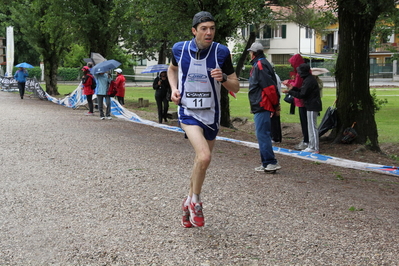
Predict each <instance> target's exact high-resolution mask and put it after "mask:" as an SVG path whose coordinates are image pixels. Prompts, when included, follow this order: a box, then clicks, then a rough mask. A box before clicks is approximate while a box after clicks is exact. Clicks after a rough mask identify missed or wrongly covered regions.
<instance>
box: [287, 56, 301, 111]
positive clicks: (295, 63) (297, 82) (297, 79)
mask: <svg viewBox="0 0 399 266" xmlns="http://www.w3.org/2000/svg"><path fill="white" fill-rule="evenodd" d="M288 62H290V64H291V66H292V67H293V68H294V71H292V72H290V76H291V77H292V79H290V80H289V81H288V83H289V84H291V85H292V86H293V87H297V88H300V87H302V82H303V79H302V78H301V76H299V74H298V71H297V70H296V69H297V67H299V66H300V65H301V64H303V63H305V60H303V58H302V56H301V55H300V54H294V55H293V56H292V57H291V58H290V59H288ZM294 104H295V106H297V107H304V106H305V103H304V101H303V100H302V99H298V98H294Z"/></svg>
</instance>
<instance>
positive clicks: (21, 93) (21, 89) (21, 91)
mask: <svg viewBox="0 0 399 266" xmlns="http://www.w3.org/2000/svg"><path fill="white" fill-rule="evenodd" d="M18 90H19V96H21V99H23V98H24V94H25V82H18Z"/></svg>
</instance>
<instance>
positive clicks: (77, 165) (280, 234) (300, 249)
mask: <svg viewBox="0 0 399 266" xmlns="http://www.w3.org/2000/svg"><path fill="white" fill-rule="evenodd" d="M25 98H26V99H24V100H20V99H19V97H18V95H17V94H15V93H7V92H0V110H1V117H0V126H1V129H0V132H1V135H2V138H1V140H0V150H1V151H0V160H1V167H0V265H203V266H204V265H397V263H398V261H399V252H398V251H399V244H398V237H399V219H398V218H399V208H398V202H399V193H398V191H399V190H398V189H399V180H398V178H396V177H392V176H386V175H380V174H376V173H367V172H363V171H355V170H350V169H344V168H339V167H332V166H329V165H325V164H323V165H321V164H315V163H312V162H309V161H303V160H300V159H296V158H290V157H284V156H282V155H280V156H278V159H279V162H280V164H281V165H282V166H283V169H282V170H281V171H279V172H278V173H277V174H275V175H271V174H269V175H268V174H259V173H255V172H254V171H253V168H254V167H255V166H258V165H259V158H258V157H259V155H258V151H257V150H255V149H251V148H247V147H243V146H239V145H235V144H233V143H227V142H223V141H219V142H217V144H216V146H215V150H214V154H213V161H212V164H211V166H210V168H209V170H208V175H207V179H206V181H205V185H204V190H203V194H202V199H203V201H204V215H205V218H206V220H205V221H206V226H205V227H203V228H191V229H185V228H182V227H180V214H181V212H180V205H181V201H182V199H183V198H184V196H185V195H186V193H187V187H188V175H189V171H190V168H191V164H192V159H193V155H194V154H193V151H192V149H191V146H190V145H189V143H188V141H187V140H185V139H184V138H183V134H181V133H176V132H170V131H166V130H162V129H158V128H153V127H150V126H144V125H140V124H136V123H132V122H128V121H124V120H121V119H116V118H114V119H113V120H105V121H101V120H100V119H99V117H98V116H95V117H86V116H84V115H83V114H84V112H85V111H84V110H72V109H69V108H65V107H62V106H59V105H56V104H53V103H50V102H45V101H40V100H38V99H35V98H30V97H25Z"/></svg>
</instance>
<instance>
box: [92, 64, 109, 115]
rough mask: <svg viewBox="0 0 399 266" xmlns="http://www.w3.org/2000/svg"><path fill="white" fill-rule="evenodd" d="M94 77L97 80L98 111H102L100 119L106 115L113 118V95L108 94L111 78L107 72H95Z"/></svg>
mask: <svg viewBox="0 0 399 266" xmlns="http://www.w3.org/2000/svg"><path fill="white" fill-rule="evenodd" d="M94 77H95V78H96V80H97V101H98V111H99V112H100V119H101V120H104V119H105V117H106V118H107V119H112V117H111V97H110V96H109V95H108V94H107V92H108V86H109V83H110V82H111V78H110V77H109V75H108V73H107V72H103V73H98V74H94ZM104 99H105V104H106V105H107V109H106V111H105V116H104Z"/></svg>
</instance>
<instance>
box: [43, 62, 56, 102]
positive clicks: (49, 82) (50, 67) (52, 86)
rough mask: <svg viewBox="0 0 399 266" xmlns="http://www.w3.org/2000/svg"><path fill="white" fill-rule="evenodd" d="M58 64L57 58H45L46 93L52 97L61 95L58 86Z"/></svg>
mask: <svg viewBox="0 0 399 266" xmlns="http://www.w3.org/2000/svg"><path fill="white" fill-rule="evenodd" d="M58 62H59V58H58V57H57V56H47V57H46V58H44V60H43V63H44V81H45V82H46V92H47V93H48V94H50V95H59V94H60V93H59V92H58V86H57V82H58V81H57V76H58Z"/></svg>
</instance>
